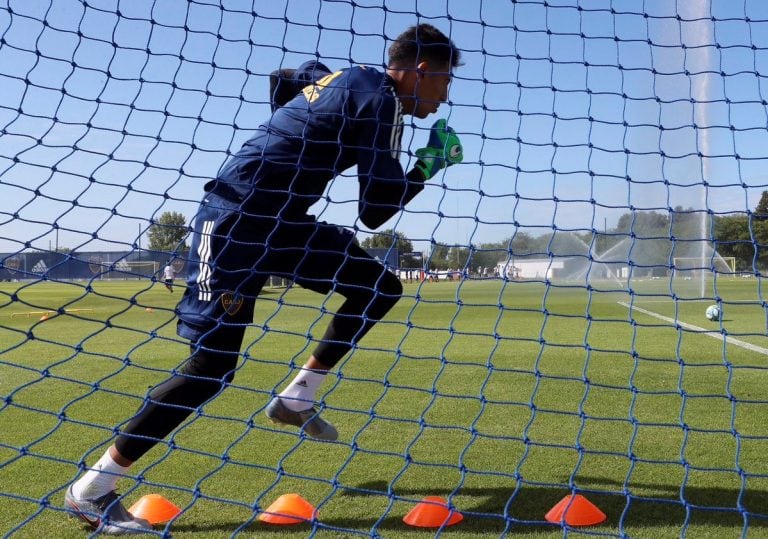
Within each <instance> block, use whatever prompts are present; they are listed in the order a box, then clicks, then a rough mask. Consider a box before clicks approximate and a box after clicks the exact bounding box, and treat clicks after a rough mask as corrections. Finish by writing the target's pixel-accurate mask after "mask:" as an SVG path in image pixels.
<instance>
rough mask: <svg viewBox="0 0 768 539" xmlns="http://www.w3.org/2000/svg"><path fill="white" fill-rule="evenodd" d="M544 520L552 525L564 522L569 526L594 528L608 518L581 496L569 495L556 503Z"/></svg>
mask: <svg viewBox="0 0 768 539" xmlns="http://www.w3.org/2000/svg"><path fill="white" fill-rule="evenodd" d="M563 513H565V514H563ZM544 518H545V519H547V522H552V523H553V524H562V523H563V522H565V523H566V524H568V525H569V526H594V525H595V524H600V523H601V522H604V521H605V520H606V519H607V518H608V517H607V516H606V515H605V513H603V512H602V511H601V510H600V509H598V507H597V506H596V505H595V504H593V503H592V502H590V501H589V500H588V499H586V498H585V497H584V496H582V495H581V494H570V495H568V496H566V497H565V498H563V499H562V500H560V501H559V502H557V503H556V504H555V506H554V507H553V508H552V509H550V510H549V512H548V513H547V514H546V515H544Z"/></svg>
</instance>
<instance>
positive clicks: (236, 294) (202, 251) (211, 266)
mask: <svg viewBox="0 0 768 539" xmlns="http://www.w3.org/2000/svg"><path fill="white" fill-rule="evenodd" d="M227 206H228V205H216V204H213V203H210V202H209V204H204V205H202V206H201V208H200V211H199V212H198V215H197V218H196V219H195V225H194V226H195V234H194V237H193V239H192V246H191V249H190V253H189V258H190V266H189V267H190V272H189V275H188V281H187V289H186V291H185V293H184V297H183V298H182V300H181V302H180V303H179V306H178V309H177V310H178V315H179V321H180V325H185V326H187V330H184V331H182V330H181V329H180V334H181V335H182V336H190V337H195V336H197V334H199V333H203V332H206V331H208V330H210V329H211V328H213V327H214V326H216V325H217V324H219V323H222V322H224V323H228V322H229V323H236V324H249V323H251V322H252V319H253V306H254V302H255V297H256V295H258V293H259V291H260V289H261V287H262V286H263V284H264V282H265V281H266V279H267V277H268V275H267V274H262V273H260V272H255V271H254V270H253V266H254V262H255V260H257V259H258V257H259V256H260V255H262V254H263V247H261V245H260V244H259V243H254V240H253V239H249V240H248V241H243V240H240V239H238V237H237V236H236V234H232V232H236V231H237V230H238V229H240V228H241V227H236V226H235V224H236V223H237V221H238V219H239V218H240V217H239V216H240V212H239V211H238V210H237V209H236V208H235V209H233V208H230V207H227Z"/></svg>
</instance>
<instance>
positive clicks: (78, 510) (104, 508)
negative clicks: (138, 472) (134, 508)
mask: <svg viewBox="0 0 768 539" xmlns="http://www.w3.org/2000/svg"><path fill="white" fill-rule="evenodd" d="M64 502H65V503H66V505H67V506H68V507H69V508H70V509H71V510H72V512H73V513H75V515H77V516H78V517H79V518H80V519H81V520H83V521H85V522H87V523H88V525H89V526H91V527H92V528H93V529H94V530H98V531H99V532H101V533H105V534H108V535H122V534H127V533H144V532H149V531H152V526H151V525H150V523H149V522H147V521H146V520H144V519H143V518H136V517H134V516H133V515H132V514H131V513H129V512H128V511H127V510H126V509H125V507H123V504H122V503H121V502H120V500H119V499H118V496H117V493H116V492H115V491H114V490H113V491H112V492H108V493H107V494H105V495H104V496H102V497H101V498H96V499H94V500H85V499H82V500H81V499H77V498H75V496H74V495H73V494H72V486H70V487H69V488H68V489H67V493H66V494H65V496H64Z"/></svg>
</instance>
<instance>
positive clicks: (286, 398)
mask: <svg viewBox="0 0 768 539" xmlns="http://www.w3.org/2000/svg"><path fill="white" fill-rule="evenodd" d="M326 374H327V373H326V372H325V371H313V370H310V369H304V368H302V369H300V370H299V374H297V375H296V378H294V379H293V382H291V383H290V384H288V387H286V388H285V389H284V390H283V391H282V392H281V393H280V395H279V396H280V400H281V401H283V406H285V407H286V408H288V409H289V410H293V411H294V412H300V411H302V410H309V409H310V408H312V405H313V404H314V401H315V394H316V393H317V389H318V388H319V387H320V384H322V383H323V380H325V375H326Z"/></svg>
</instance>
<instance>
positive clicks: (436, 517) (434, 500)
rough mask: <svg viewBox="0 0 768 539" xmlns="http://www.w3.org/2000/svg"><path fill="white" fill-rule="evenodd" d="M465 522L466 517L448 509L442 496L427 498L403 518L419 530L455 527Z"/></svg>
mask: <svg viewBox="0 0 768 539" xmlns="http://www.w3.org/2000/svg"><path fill="white" fill-rule="evenodd" d="M462 520H464V515H462V514H461V513H459V512H458V511H456V510H455V509H451V508H449V507H448V502H446V501H445V499H444V498H441V497H440V496H427V497H426V498H424V499H423V500H421V501H420V502H419V503H417V504H416V507H414V508H413V509H411V510H410V511H409V512H408V514H407V515H405V516H404V517H403V522H405V523H406V524H408V525H409V526H416V527H419V528H440V527H441V526H453V525H454V524H458V523H459V522H461V521H462Z"/></svg>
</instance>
